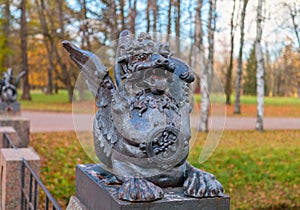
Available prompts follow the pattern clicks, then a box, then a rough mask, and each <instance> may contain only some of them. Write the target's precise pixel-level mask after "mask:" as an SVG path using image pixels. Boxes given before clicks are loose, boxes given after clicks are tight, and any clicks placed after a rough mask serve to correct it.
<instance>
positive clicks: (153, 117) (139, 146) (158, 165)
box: [112, 94, 190, 176]
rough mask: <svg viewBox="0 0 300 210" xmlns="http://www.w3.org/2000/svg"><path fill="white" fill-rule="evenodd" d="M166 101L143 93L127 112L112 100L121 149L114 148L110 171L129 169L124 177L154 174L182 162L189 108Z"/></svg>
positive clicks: (186, 136) (116, 100) (186, 151)
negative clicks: (120, 137) (142, 96)
mask: <svg viewBox="0 0 300 210" xmlns="http://www.w3.org/2000/svg"><path fill="white" fill-rule="evenodd" d="M170 101H171V100H169V99H168V98H167V97H166V96H153V95H151V97H150V95H147V94H146V95H145V96H144V98H143V99H141V100H139V101H138V100H135V101H134V102H132V104H131V106H130V109H128V108H126V107H122V102H120V101H118V98H117V97H115V98H114V103H113V105H112V118H113V122H114V126H115V128H116V130H117V132H118V133H119V134H120V135H121V136H122V147H120V148H122V149H119V150H118V149H117V151H116V152H115V153H114V154H113V155H114V157H113V158H112V159H113V160H114V162H113V167H114V170H122V171H124V170H125V169H124V168H130V169H126V173H127V175H128V174H132V175H134V174H139V175H143V176H149V173H151V174H155V175H158V174H162V173H163V171H166V170H169V169H172V168H174V167H175V166H178V165H179V164H180V163H182V162H184V161H185V159H186V157H187V155H188V151H189V139H190V130H189V109H188V106H187V105H186V106H182V107H180V108H179V107H176V106H175V105H173V104H171V103H170ZM124 148H125V149H124ZM128 165H130V167H126V166H128ZM117 173H118V172H117Z"/></svg>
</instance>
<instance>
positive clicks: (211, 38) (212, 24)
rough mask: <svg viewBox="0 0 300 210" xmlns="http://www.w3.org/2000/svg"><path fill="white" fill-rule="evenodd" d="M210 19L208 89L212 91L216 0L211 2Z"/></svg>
mask: <svg viewBox="0 0 300 210" xmlns="http://www.w3.org/2000/svg"><path fill="white" fill-rule="evenodd" d="M209 4H210V7H209V19H208V61H207V68H208V70H207V73H208V89H209V91H210V90H211V81H212V78H213V68H214V44H215V43H214V39H215V29H216V0H210V1H209Z"/></svg>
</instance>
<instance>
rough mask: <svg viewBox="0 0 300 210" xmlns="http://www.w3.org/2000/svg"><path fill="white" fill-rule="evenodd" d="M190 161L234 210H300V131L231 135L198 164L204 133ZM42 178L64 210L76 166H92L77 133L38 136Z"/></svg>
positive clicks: (72, 188)
mask: <svg viewBox="0 0 300 210" xmlns="http://www.w3.org/2000/svg"><path fill="white" fill-rule="evenodd" d="M199 136H200V137H199V139H198V140H197V142H196V144H195V145H194V146H193V148H192V151H191V153H190V157H189V160H190V162H191V163H192V164H193V165H195V166H197V167H199V168H202V169H205V170H206V171H209V172H211V173H214V174H215V175H216V177H217V178H218V179H219V180H220V181H221V183H222V184H223V185H224V188H225V190H226V193H227V194H229V195H230V196H231V207H232V209H245V210H248V209H265V210H267V209H270V210H271V209H274V210H275V209H300V187H299V186H300V175H299V174H300V131H272V132H271V131H266V132H263V133H259V132H256V131H226V132H224V135H223V137H222V140H221V142H220V144H219V146H218V148H217V149H216V151H215V153H214V154H213V155H212V156H211V158H210V159H209V160H208V161H206V162H205V163H204V164H199V163H198V157H199V153H200V151H201V146H202V145H203V141H204V139H205V137H206V135H205V134H200V135H199ZM31 146H32V147H33V148H34V149H35V150H36V151H37V152H38V153H39V155H40V156H41V178H42V180H43V181H44V183H45V184H46V186H47V187H48V189H50V191H51V193H53V195H54V197H55V198H56V199H58V200H59V203H60V204H61V205H62V206H63V207H65V206H66V205H67V203H68V200H69V197H70V196H71V195H74V194H75V166H76V164H79V163H91V160H90V159H89V158H88V157H87V156H86V155H85V153H84V151H83V150H82V148H81V146H80V144H79V142H78V140H77V139H76V135H75V133H73V132H58V133H33V134H31Z"/></svg>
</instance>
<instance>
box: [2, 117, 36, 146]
mask: <svg viewBox="0 0 300 210" xmlns="http://www.w3.org/2000/svg"><path fill="white" fill-rule="evenodd" d="M0 126H11V127H13V128H14V129H15V131H16V132H17V136H16V140H15V142H14V143H15V145H16V146H17V147H18V148H21V147H27V146H28V144H29V139H30V136H29V135H30V120H29V119H27V118H24V117H19V116H7V117H3V116H0Z"/></svg>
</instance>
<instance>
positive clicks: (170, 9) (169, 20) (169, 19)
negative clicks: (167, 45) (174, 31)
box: [168, 0, 172, 34]
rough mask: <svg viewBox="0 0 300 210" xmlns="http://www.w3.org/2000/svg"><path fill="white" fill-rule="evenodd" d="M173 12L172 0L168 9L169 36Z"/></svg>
mask: <svg viewBox="0 0 300 210" xmlns="http://www.w3.org/2000/svg"><path fill="white" fill-rule="evenodd" d="M171 11H172V0H170V1H169V8H168V34H171V18H172V17H171Z"/></svg>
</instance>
